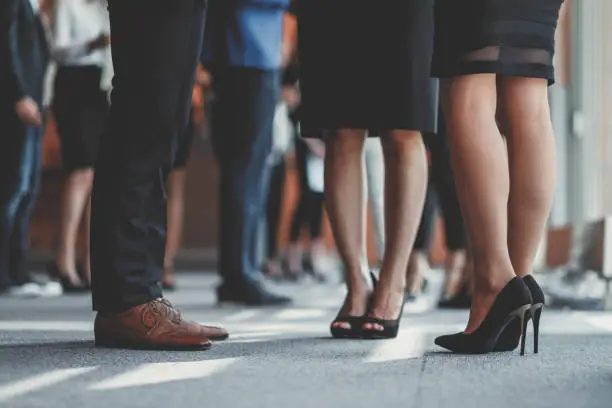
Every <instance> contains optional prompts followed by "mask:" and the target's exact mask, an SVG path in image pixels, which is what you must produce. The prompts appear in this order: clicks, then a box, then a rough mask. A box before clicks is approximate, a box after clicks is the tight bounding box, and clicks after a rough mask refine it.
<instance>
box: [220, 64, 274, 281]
mask: <svg viewBox="0 0 612 408" xmlns="http://www.w3.org/2000/svg"><path fill="white" fill-rule="evenodd" d="M213 78H214V86H215V89H214V92H215V100H214V102H213V105H212V117H211V126H212V128H211V130H212V140H213V147H214V151H215V155H216V157H217V161H218V163H219V168H220V172H221V182H220V205H219V210H220V225H219V273H220V275H221V277H222V278H223V283H224V284H225V285H227V286H230V287H232V286H234V287H236V286H242V285H244V284H256V283H257V281H258V280H259V277H260V272H259V262H258V261H259V259H258V258H259V257H258V256H257V248H258V245H257V244H258V241H257V240H258V239H259V236H260V235H259V231H260V230H259V227H260V222H261V219H262V218H263V216H264V214H265V210H266V200H267V195H268V189H269V182H270V170H271V167H272V166H271V162H270V161H271V151H272V129H273V123H274V112H275V109H276V103H277V100H278V95H279V74H278V72H277V71H273V70H270V71H266V70H259V69H253V68H240V67H231V68H225V69H213Z"/></svg>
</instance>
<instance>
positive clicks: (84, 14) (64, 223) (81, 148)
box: [47, 0, 110, 293]
mask: <svg viewBox="0 0 612 408" xmlns="http://www.w3.org/2000/svg"><path fill="white" fill-rule="evenodd" d="M51 14H52V18H51V22H52V23H51V27H52V29H51V32H52V35H51V38H52V44H51V45H52V56H53V59H54V60H55V62H56V63H57V71H56V74H55V87H54V98H53V114H54V117H55V122H56V125H57V129H58V134H59V137H60V140H61V149H62V162H63V167H64V170H65V171H66V173H67V178H66V181H65V184H64V191H63V195H62V205H61V212H60V217H59V218H60V220H59V237H58V247H57V253H56V256H55V260H54V262H52V263H50V264H49V265H48V266H47V271H48V273H49V275H50V276H52V277H54V278H58V279H59V281H60V283H61V285H62V288H63V290H64V292H66V293H77V292H84V291H87V290H88V287H89V286H90V281H91V271H90V267H89V266H90V260H89V242H88V239H89V215H90V214H89V201H90V197H91V186H92V183H93V177H94V173H93V167H94V163H95V158H96V153H97V148H98V143H99V138H100V136H101V135H102V133H103V132H104V126H105V124H106V120H107V116H108V100H107V96H106V94H107V91H106V90H105V89H102V87H101V85H102V72H103V69H104V67H105V65H106V61H107V55H106V53H107V47H108V45H109V43H110V37H109V31H110V27H109V22H108V13H107V11H106V0H92V1H90V0H55V7H54V10H53V11H52V13H51ZM84 215H85V216H84ZM81 221H83V224H84V225H85V226H86V231H85V234H84V236H85V238H86V239H85V241H87V242H86V244H85V254H84V256H83V258H82V262H81V263H80V265H79V267H77V257H76V250H77V238H78V232H79V225H80V223H81Z"/></svg>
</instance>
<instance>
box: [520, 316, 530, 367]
mask: <svg viewBox="0 0 612 408" xmlns="http://www.w3.org/2000/svg"><path fill="white" fill-rule="evenodd" d="M530 311H531V308H529V309H527V310H525V312H524V313H523V315H522V316H521V356H524V355H525V342H526V339H527V327H528V326H529V313H530Z"/></svg>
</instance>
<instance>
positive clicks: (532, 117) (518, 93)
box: [500, 77, 556, 276]
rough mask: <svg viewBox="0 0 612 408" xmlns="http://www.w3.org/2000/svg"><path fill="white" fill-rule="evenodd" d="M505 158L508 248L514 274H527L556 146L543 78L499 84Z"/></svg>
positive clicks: (548, 197) (547, 205) (550, 192)
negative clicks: (505, 147) (506, 171)
mask: <svg viewBox="0 0 612 408" xmlns="http://www.w3.org/2000/svg"><path fill="white" fill-rule="evenodd" d="M500 83H501V95H500V96H501V99H502V100H503V119H502V121H503V127H504V133H505V134H506V138H507V142H508V143H507V144H508V153H509V157H510V200H509V203H508V222H509V225H508V249H509V251H510V259H511V260H512V265H513V266H514V270H515V271H516V273H517V275H519V276H525V275H528V274H530V273H531V272H532V269H533V260H534V258H535V255H536V252H537V250H538V246H539V244H540V240H541V239H542V235H543V233H544V230H545V228H546V222H547V221H548V216H549V214H550V209H551V206H552V202H553V197H554V188H555V182H556V146H555V137H554V131H553V127H552V123H551V119H550V110H549V105H548V84H547V82H546V80H545V79H535V78H515V77H506V78H504V79H503V80H502V81H501V82H500Z"/></svg>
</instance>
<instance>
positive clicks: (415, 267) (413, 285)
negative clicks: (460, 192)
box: [406, 107, 469, 308]
mask: <svg viewBox="0 0 612 408" xmlns="http://www.w3.org/2000/svg"><path fill="white" fill-rule="evenodd" d="M424 140H425V145H426V146H427V150H428V153H429V158H430V160H429V161H430V164H429V183H428V185H427V196H426V198H425V206H424V208H423V214H422V215H421V224H420V225H419V231H418V234H417V238H416V242H415V244H414V249H413V251H412V254H411V255H410V261H409V263H408V272H407V273H408V276H407V281H408V282H407V285H406V286H407V287H406V289H407V292H406V294H407V297H408V298H409V299H412V300H414V299H416V298H417V297H418V295H419V294H420V293H421V292H422V291H423V290H424V289H425V287H426V286H427V284H426V282H427V280H424V277H425V276H426V274H427V272H428V271H429V269H430V265H429V248H430V245H431V242H432V238H433V233H434V227H435V218H436V210H437V209H439V210H440V215H441V216H442V220H443V222H444V238H445V244H446V257H445V262H444V264H445V265H444V272H445V279H444V285H443V289H442V296H441V299H440V301H439V303H438V306H439V307H441V308H464V307H469V273H468V268H466V251H465V249H466V245H465V227H464V223H463V217H462V215H461V209H460V207H459V202H458V198H457V191H456V188H455V183H454V182H453V171H452V168H451V164H450V152H449V146H448V134H447V131H446V125H445V123H444V115H443V114H442V112H441V107H439V109H438V131H437V133H436V134H428V135H425V137H424Z"/></svg>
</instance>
